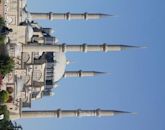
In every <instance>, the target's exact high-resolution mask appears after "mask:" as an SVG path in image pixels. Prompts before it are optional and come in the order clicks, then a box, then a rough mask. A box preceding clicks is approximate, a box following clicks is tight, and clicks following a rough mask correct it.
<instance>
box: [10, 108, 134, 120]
mask: <svg viewBox="0 0 165 130" xmlns="http://www.w3.org/2000/svg"><path fill="white" fill-rule="evenodd" d="M119 114H132V113H130V112H125V111H116V110H102V109H96V110H81V109H78V110H61V109H58V110H45V111H22V113H21V114H20V115H15V114H11V115H10V118H11V120H16V119H20V118H23V119H26V118H62V117H93V116H96V117H111V116H115V115H119Z"/></svg>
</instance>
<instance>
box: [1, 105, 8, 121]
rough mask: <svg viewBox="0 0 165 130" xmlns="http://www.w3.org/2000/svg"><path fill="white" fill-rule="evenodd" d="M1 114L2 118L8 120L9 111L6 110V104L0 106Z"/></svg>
mask: <svg viewBox="0 0 165 130" xmlns="http://www.w3.org/2000/svg"><path fill="white" fill-rule="evenodd" d="M1 114H4V119H3V120H4V121H8V120H9V111H8V110H7V106H6V105H2V106H0V115H1ZM0 122H1V121H0Z"/></svg>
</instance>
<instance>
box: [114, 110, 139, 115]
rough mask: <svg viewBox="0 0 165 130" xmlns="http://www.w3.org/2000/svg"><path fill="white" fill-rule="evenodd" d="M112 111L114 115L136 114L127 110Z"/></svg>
mask: <svg viewBox="0 0 165 130" xmlns="http://www.w3.org/2000/svg"><path fill="white" fill-rule="evenodd" d="M112 111H113V112H114V115H119V114H133V115H134V114H137V113H135V112H128V111H116V110H112Z"/></svg>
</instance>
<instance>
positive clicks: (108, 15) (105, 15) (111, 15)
mask: <svg viewBox="0 0 165 130" xmlns="http://www.w3.org/2000/svg"><path fill="white" fill-rule="evenodd" d="M99 15H100V17H113V16H115V15H113V14H102V13H100V14H99Z"/></svg>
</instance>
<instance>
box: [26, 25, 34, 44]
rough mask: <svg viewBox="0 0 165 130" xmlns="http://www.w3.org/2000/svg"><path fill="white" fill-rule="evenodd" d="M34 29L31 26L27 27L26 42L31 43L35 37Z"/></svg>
mask: <svg viewBox="0 0 165 130" xmlns="http://www.w3.org/2000/svg"><path fill="white" fill-rule="evenodd" d="M33 33H34V31H33V28H32V26H31V25H27V27H26V40H27V41H31V38H32V37H33Z"/></svg>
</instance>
